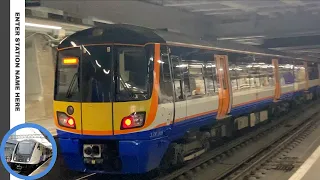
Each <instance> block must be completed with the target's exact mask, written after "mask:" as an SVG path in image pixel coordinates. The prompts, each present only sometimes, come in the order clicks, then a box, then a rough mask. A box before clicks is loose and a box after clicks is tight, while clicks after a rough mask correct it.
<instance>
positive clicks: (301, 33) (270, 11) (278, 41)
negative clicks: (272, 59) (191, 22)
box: [142, 0, 320, 58]
mask: <svg viewBox="0 0 320 180" xmlns="http://www.w3.org/2000/svg"><path fill="white" fill-rule="evenodd" d="M142 1H144V2H147V3H152V4H156V5H159V6H163V7H168V8H177V9H179V10H181V11H185V12H190V13H196V14H199V15H202V16H203V17H204V18H206V19H211V20H212V21H213V22H214V24H215V25H214V26H215V27H216V28H213V29H215V30H216V31H215V32H216V35H217V38H218V40H220V41H235V42H238V43H243V44H250V45H258V46H262V47H264V48H272V49H275V50H280V51H285V52H290V53H298V54H302V55H303V56H312V57H318V58H320V23H319V22H320V1H317V0H272V1H271V0H269V1H265V0H255V1H253V0H236V1H221V0H142ZM239 29H240V30H239Z"/></svg>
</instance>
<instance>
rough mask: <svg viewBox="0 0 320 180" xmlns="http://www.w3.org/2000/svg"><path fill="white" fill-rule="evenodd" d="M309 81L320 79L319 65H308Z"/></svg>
mask: <svg viewBox="0 0 320 180" xmlns="http://www.w3.org/2000/svg"><path fill="white" fill-rule="evenodd" d="M308 75H309V80H315V79H319V70H318V64H317V63H313V62H312V63H308Z"/></svg>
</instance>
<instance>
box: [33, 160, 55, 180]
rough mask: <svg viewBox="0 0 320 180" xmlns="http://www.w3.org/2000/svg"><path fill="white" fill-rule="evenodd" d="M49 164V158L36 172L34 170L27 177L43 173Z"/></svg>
mask: <svg viewBox="0 0 320 180" xmlns="http://www.w3.org/2000/svg"><path fill="white" fill-rule="evenodd" d="M50 162H51V158H49V159H48V160H47V161H46V162H45V163H43V164H42V165H41V166H39V167H38V168H37V169H36V170H34V171H33V172H32V173H31V174H29V176H34V175H37V174H39V173H41V172H43V171H44V170H46V169H47V168H48V166H49V164H50Z"/></svg>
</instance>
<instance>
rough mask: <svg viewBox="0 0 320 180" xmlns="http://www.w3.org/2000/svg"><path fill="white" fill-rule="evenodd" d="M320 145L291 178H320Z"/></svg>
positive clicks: (304, 179)
mask: <svg viewBox="0 0 320 180" xmlns="http://www.w3.org/2000/svg"><path fill="white" fill-rule="evenodd" d="M319 167H320V146H319V147H318V148H317V149H316V150H315V151H314V152H313V153H312V154H311V156H310V157H309V158H308V159H307V160H306V161H305V162H304V163H303V164H302V165H301V166H300V168H299V169H298V170H297V171H296V172H295V173H294V174H293V175H292V176H291V177H290V178H289V180H319V179H320V168H319Z"/></svg>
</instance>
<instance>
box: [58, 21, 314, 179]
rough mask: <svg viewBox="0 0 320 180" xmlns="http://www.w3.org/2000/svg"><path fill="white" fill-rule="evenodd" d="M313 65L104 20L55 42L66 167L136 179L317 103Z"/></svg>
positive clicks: (287, 56)
mask: <svg viewBox="0 0 320 180" xmlns="http://www.w3.org/2000/svg"><path fill="white" fill-rule="evenodd" d="M319 67H320V66H319V63H318V62H317V61H316V60H315V59H310V58H301V57H296V55H290V54H286V53H283V52H278V51H272V50H269V49H260V48H257V47H253V46H246V45H240V44H232V43H224V42H210V41H206V40H205V39H204V38H202V39H201V38H195V37H189V36H186V35H183V34H180V33H175V32H169V31H166V30H157V29H148V28H143V27H137V26H133V25H124V24H110V25H105V26H101V27H93V28H89V29H86V30H83V31H80V32H76V33H74V34H72V35H70V36H68V37H67V38H65V39H64V40H63V41H62V42H61V43H60V44H59V46H58V54H57V61H56V74H55V89H54V122H55V125H56V127H57V134H58V135H57V136H58V141H59V144H60V148H61V151H60V152H59V153H60V154H61V155H62V157H63V159H64V161H65V162H66V164H67V166H68V167H69V168H70V169H73V170H76V171H82V172H83V171H85V172H97V173H115V174H127V173H144V172H148V171H151V170H154V169H157V168H163V167H171V166H172V165H177V164H181V163H183V162H185V161H188V160H191V159H193V158H194V157H197V156H199V155H201V154H203V153H204V152H206V151H207V150H208V149H210V147H211V146H212V145H213V146H214V143H212V142H213V139H219V138H222V139H223V138H224V137H230V136H232V134H233V133H235V132H237V131H240V130H243V129H248V128H252V127H254V126H256V125H257V124H260V123H262V122H266V121H268V119H269V118H270V117H271V116H273V115H277V114H281V113H283V112H286V111H288V110H289V109H290V108H291V107H292V106H296V105H299V104H301V103H304V102H305V101H311V100H312V99H315V98H317V97H319V85H320V81H319Z"/></svg>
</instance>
